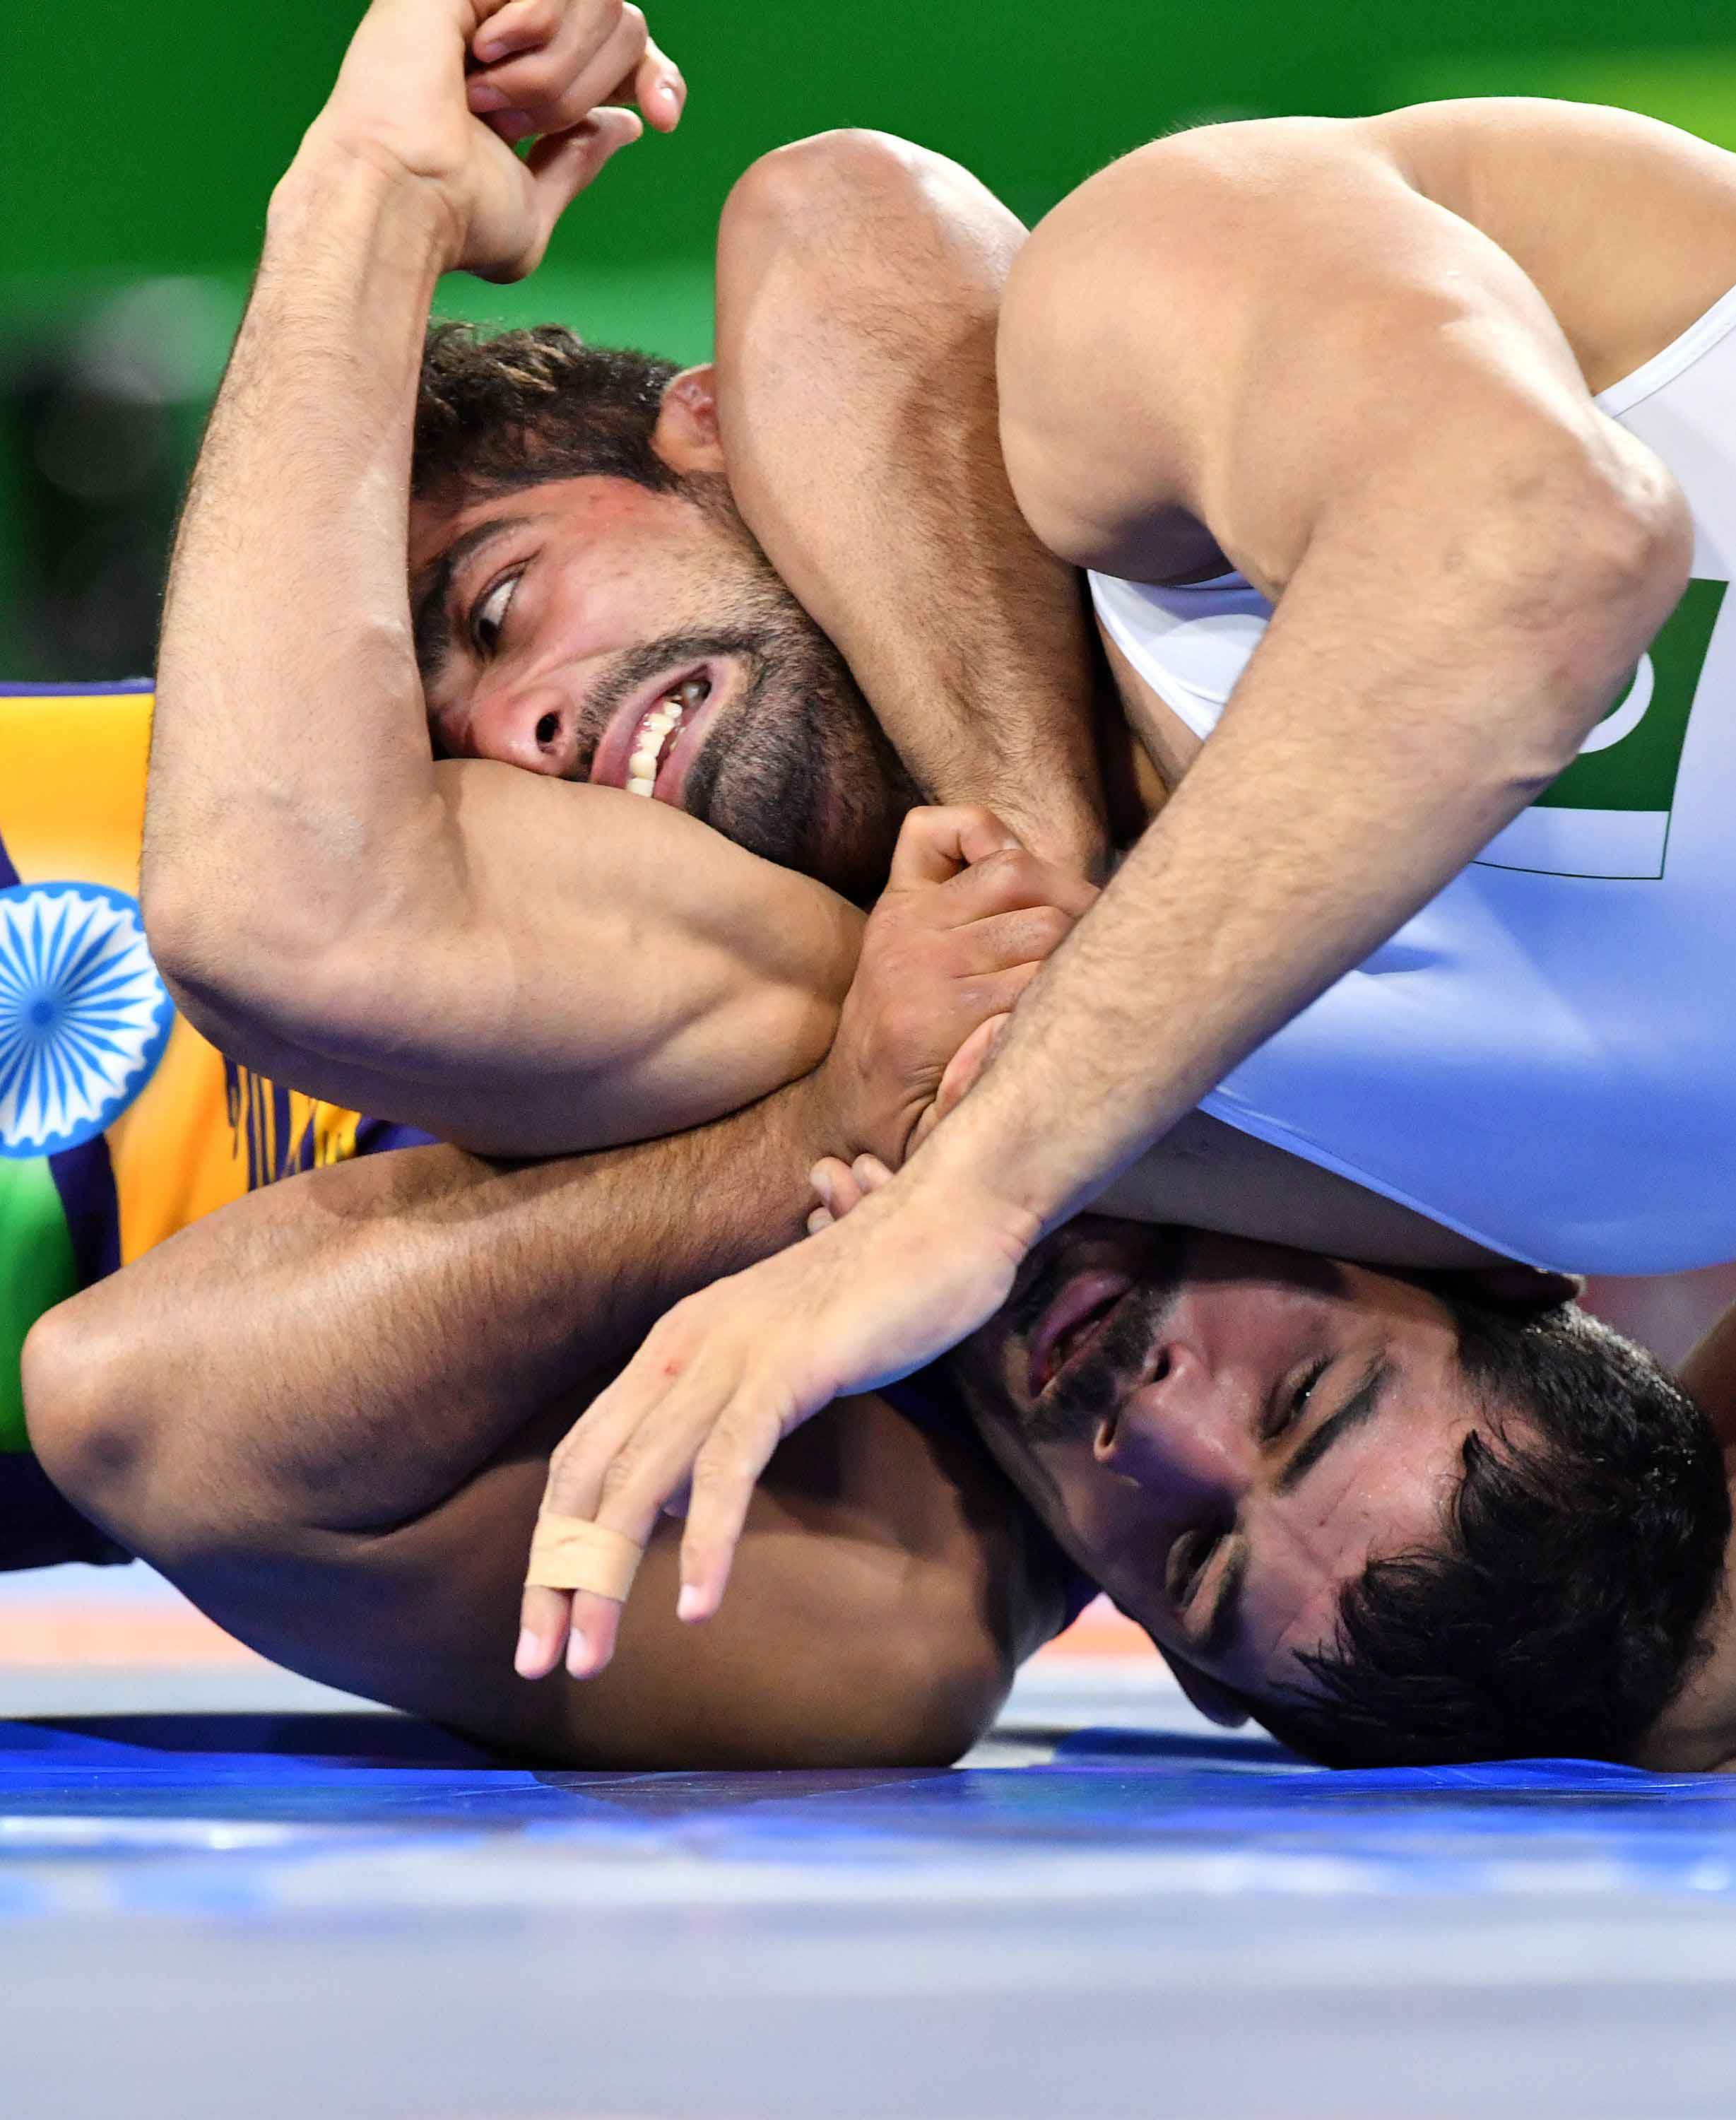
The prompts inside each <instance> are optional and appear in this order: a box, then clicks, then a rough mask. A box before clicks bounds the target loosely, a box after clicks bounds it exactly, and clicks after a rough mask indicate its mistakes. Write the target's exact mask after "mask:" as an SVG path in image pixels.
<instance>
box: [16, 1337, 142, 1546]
mask: <svg viewBox="0 0 1736 2120" xmlns="http://www.w3.org/2000/svg"><path fill="white" fill-rule="evenodd" d="M93 1300H94V1299H93V1298H92V1297H91V1296H88V1295H86V1296H75V1297H73V1298H72V1299H71V1300H70V1301H68V1302H66V1303H63V1304H59V1305H58V1307H57V1308H56V1309H53V1310H51V1311H49V1312H48V1313H46V1315H45V1316H44V1317H42V1318H39V1319H38V1320H37V1322H36V1323H35V1325H34V1326H32V1327H31V1328H30V1334H29V1336H28V1337H27V1338H26V1341H25V1343H24V1352H23V1358H22V1362H21V1381H22V1383H23V1388H24V1411H25V1421H26V1426H27V1428H28V1430H29V1434H30V1448H31V1449H32V1450H33V1451H34V1452H35V1455H36V1457H37V1460H38V1462H39V1463H40V1465H41V1467H42V1468H43V1470H44V1472H45V1473H46V1474H47V1475H48V1476H49V1479H50V1480H51V1481H53V1483H54V1485H56V1486H57V1487H58V1489H59V1490H60V1491H61V1493H62V1494H63V1495H65V1496H66V1497H67V1500H68V1501H70V1502H71V1503H72V1505H73V1506H74V1508H75V1509H78V1510H79V1511H80V1512H81V1513H82V1514H83V1515H85V1516H86V1517H88V1518H91V1521H92V1522H93V1523H98V1524H100V1525H101V1526H102V1527H104V1529H105V1530H106V1531H108V1532H110V1533H111V1534H112V1535H114V1537H118V1538H119V1539H120V1540H121V1542H122V1543H123V1545H125V1546H128V1548H129V1549H131V1550H135V1551H136V1550H137V1546H136V1545H135V1542H134V1540H133V1538H132V1537H131V1535H130V1533H129V1531H128V1523H129V1519H131V1518H133V1517H135V1516H136V1515H137V1498H138V1495H139V1493H140V1492H141V1490H142V1488H143V1487H144V1486H145V1485H146V1483H147V1482H148V1477H149V1473H148V1467H149V1464H150V1461H151V1457H152V1454H153V1452H152V1437H153V1434H154V1432H155V1424H154V1422H153V1420H152V1419H151V1384H150V1375H149V1363H148V1360H140V1359H139V1358H138V1357H139V1351H138V1350H137V1349H135V1348H133V1347H132V1346H118V1345H116V1344H115V1343H114V1340H113V1338H112V1336H111V1335H110V1334H109V1333H108V1332H106V1331H105V1330H104V1327H103V1326H102V1325H101V1323H99V1322H95V1321H94V1320H93V1318H92V1314H91V1313H92V1305H93Z"/></svg>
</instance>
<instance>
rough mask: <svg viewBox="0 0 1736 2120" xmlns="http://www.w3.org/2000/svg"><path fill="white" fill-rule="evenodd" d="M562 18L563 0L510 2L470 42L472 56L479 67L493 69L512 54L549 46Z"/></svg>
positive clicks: (511, 0) (518, 0)
mask: <svg viewBox="0 0 1736 2120" xmlns="http://www.w3.org/2000/svg"><path fill="white" fill-rule="evenodd" d="M561 18H562V10H561V6H560V0H507V4H506V6H505V7H500V8H497V9H496V10H495V12H494V13H493V14H492V15H490V16H489V18H488V20H487V21H485V22H484V23H483V24H482V25H481V26H480V28H479V29H478V30H477V31H476V35H475V36H473V37H472V38H471V44H470V49H471V57H472V58H474V59H475V60H476V63H477V65H478V66H490V65H492V64H493V63H494V61H495V60H496V59H504V58H507V57H508V56H509V55H510V54H511V53H513V52H524V51H530V50H531V49H534V48H535V47H536V46H537V45H540V44H548V43H549V42H550V40H552V39H553V37H554V35H555V31H556V30H558V29H559V27H560V24H561Z"/></svg>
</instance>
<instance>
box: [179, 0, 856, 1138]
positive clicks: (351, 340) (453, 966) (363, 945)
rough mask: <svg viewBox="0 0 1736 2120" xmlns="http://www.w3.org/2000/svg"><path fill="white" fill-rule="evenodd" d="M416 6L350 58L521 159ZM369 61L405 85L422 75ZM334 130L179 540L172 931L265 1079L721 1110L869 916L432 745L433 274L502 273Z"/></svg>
mask: <svg viewBox="0 0 1736 2120" xmlns="http://www.w3.org/2000/svg"><path fill="white" fill-rule="evenodd" d="M416 12H417V11H415V10H403V9H400V10H398V11H397V13H396V15H395V16H394V15H393V14H392V11H390V10H387V9H383V8H378V7H377V8H376V9H375V11H374V14H373V15H371V16H369V21H368V22H367V23H366V24H364V28H363V31H362V32H361V33H360V35H359V37H358V40H357V44H356V46H355V49H353V50H352V53H351V58H350V62H348V63H346V74H347V73H348V72H349V71H350V68H352V67H355V66H356V65H357V63H358V61H357V58H356V54H357V53H359V52H362V51H363V50H364V47H365V46H366V44H367V40H368V39H369V38H370V37H373V38H374V39H376V40H378V39H379V38H381V37H384V36H387V35H388V33H389V34H390V35H391V36H393V37H399V36H408V37H411V38H412V41H411V43H410V44H407V45H406V47H405V50H404V52H403V53H402V54H401V53H399V52H398V50H397V47H396V46H395V45H392V46H389V47H388V49H387V52H386V54H385V58H386V59H389V60H390V61H391V62H392V65H394V66H398V65H399V64H400V61H401V60H402V67H407V66H409V65H410V63H411V61H415V63H417V64H419V65H420V64H422V63H424V61H425V60H426V62H427V64H428V65H430V66H431V65H432V64H433V63H434V59H440V60H442V61H448V60H449V61H450V62H451V67H452V72H453V77H454V79H455V81H456V83H457V86H456V88H453V87H452V86H451V84H448V83H447V82H445V80H444V77H443V76H441V77H440V79H439V81H438V82H437V83H432V84H430V85H428V86H425V87H424V88H420V89H418V91H417V92H418V93H419V94H423V95H426V96H427V97H429V98H430V99H434V98H436V97H437V95H445V94H448V93H449V94H453V95H456V96H457V99H458V100H457V112H456V121H457V124H458V125H459V126H460V127H461V128H467V131H463V132H461V134H460V137H461V139H462V141H464V142H466V145H465V147H464V152H465V153H466V154H471V153H475V154H476V155H481V154H483V152H484V151H485V150H488V149H492V150H493V151H494V153H495V154H497V155H498V156H502V157H504V158H505V162H506V165H508V170H507V174H508V177H510V176H511V174H512V172H513V171H515V170H518V167H519V165H518V164H517V163H516V162H514V161H513V157H512V156H511V155H510V153H509V152H508V150H507V149H506V148H505V147H504V146H503V145H502V143H501V142H499V141H498V140H494V139H493V137H492V136H490V135H486V134H485V133H484V132H483V128H481V127H480V124H479V123H477V122H476V121H475V120H473V119H470V118H469V117H468V115H467V114H466V112H465V111H464V109H463V105H462V94H463V86H462V82H463V76H462V57H463V49H464V48H463V44H462V37H458V38H457V43H456V44H454V46H453V50H452V51H450V52H448V51H447V50H446V49H445V48H444V46H443V45H439V44H438V43H437V40H435V38H434V30H437V29H438V28H439V21H438V19H437V18H438V14H439V11H438V10H437V9H435V8H433V7H430V8H429V9H428V10H426V11H425V14H426V16H427V21H426V23H423V22H422V21H419V20H417V19H415V16H416ZM616 12H619V9H618V8H617V11H616ZM406 24H407V27H405V25H406ZM448 34H450V35H453V36H454V37H457V31H456V30H453V31H450V32H449V33H448ZM429 52H431V53H432V58H430V57H429ZM375 63H377V64H378V66H379V67H381V69H382V71H383V73H384V74H385V75H386V76H387V77H388V83H387V85H388V88H389V89H390V91H391V93H392V95H402V97H403V98H404V99H405V100H406V102H407V101H408V100H409V99H410V96H411V86H412V85H413V82H406V80H405V79H402V78H400V77H399V75H394V74H392V72H391V69H390V67H387V66H386V64H385V60H383V59H381V58H379V55H378V53H376V54H375ZM402 67H400V72H401V73H402ZM344 92H345V91H344V85H343V84H340V95H339V97H338V98H337V99H334V105H333V109H337V108H338V107H339V105H341V99H342V95H343V94H344ZM555 115H557V116H558V115H559V113H558V112H557V113H556V114H555ZM616 115H617V117H619V116H620V114H619V113H617V114H616ZM566 122H570V119H569V120H567V121H566ZM333 126H334V120H333V119H332V114H331V113H329V112H328V114H327V117H326V119H323V120H322V121H321V123H320V124H318V125H316V127H315V128H314V129H313V132H310V134H309V139H308V142H307V144H306V145H305V146H304V149H303V151H302V153H301V155H300V156H299V157H298V160H297V162H296V164H295V166H294V167H293V168H292V170H290V174H289V175H288V176H287V177H286V178H285V180H284V182H283V183H282V184H281V185H280V187H279V188H278V191H277V193H276V196H275V197H274V198H273V201H272V210H271V216H270V222H269V227H268V234H267V243H266V248H265V253H264V257H263V258H262V263H261V266H260V269H259V274H258V281H257V282H256V285H255V287H254V291H253V300H252V301H251V303H250V305H249V308H248V315H247V318H246V320H245V322H244V325H243V328H242V331H241V334H240V337H239V341H238V342H237V345H236V347H235V350H234V356H233V359H232V360H231V362H230V369H229V373H228V374H227V376H226V378H225V382H224V385H223V388H222V391H221V393H220V396H219V399H218V402H217V405H216V411H215V412H214V414H213V416H212V420H211V427H210V430H209V433H208V435H207V439H206V443H205V446H204V449H203V451H202V456H201V458H200V463H199V466H198V469H197V472H196V474H195V477H194V481H193V489H192V491H191V494H190V495H189V498H188V505H187V510H186V514H185V517H184V519H183V523H182V527H181V533H180V537H179V542H178V545H177V547H176V552H175V558H174V567H173V570H172V574H171V579H170V584H169V600H168V605H167V610H166V613H165V625H164V632H163V639H162V649H161V657H160V685H159V694H158V703H157V713H156V725H155V742H154V747H153V755H152V768H151V790H150V803H149V810H148V815H147V819H146V849H145V862H144V898H145V907H146V919H147V923H148V924H149V927H150V930H151V939H152V943H153V946H154V947H155V951H156V952H157V955H158V957H159V959H160V962H161V963H162V965H163V966H164V969H165V972H166V974H168V976H169V979H170V982H171V983H172V984H173V985H174V987H175V988H176V990H177V993H178V997H179V999H180V1000H181V1002H182V1003H183V1007H185V1008H186V1010H187V1012H188V1015H189V1016H191V1017H192V1019H193V1020H194V1021H195V1022H196V1023H197V1025H199V1027H200V1028H201V1029H202V1030H204V1031H206V1032H207V1034H209V1035H210V1036H211V1037H212V1038H213V1039H215V1040H216V1042H217V1043H219V1044H221V1045H222V1046H224V1048H225V1049H226V1050H228V1051H230V1053H234V1055H235V1056H236V1057H238V1058H240V1059H242V1060H244V1061H245V1062H247V1063H248V1064H249V1065H250V1066H253V1067H257V1068H258V1069H259V1070H260V1071H262V1072H265V1073H267V1074H269V1075H271V1076H272V1077H273V1078H274V1079H276V1080H279V1081H289V1082H291V1083H293V1084H295V1086H297V1087H299V1088H301V1089H304V1090H309V1092H311V1093H313V1094H316V1095H323V1096H325V1097H327V1098H330V1099H332V1100H335V1101H337V1102H340V1103H345V1104H350V1105H351V1106H353V1107H355V1108H357V1109H364V1110H369V1111H373V1112H376V1113H380V1114H382V1115H383V1116H386V1117H390V1118H399V1119H403V1120H406V1121H410V1122H411V1123H415V1124H417V1125H420V1126H424V1127H428V1128H429V1129H430V1130H431V1131H434V1132H440V1133H443V1134H445V1135H447V1136H448V1137H453V1138H457V1139H459V1140H462V1141H465V1142H466V1144H467V1145H469V1146H472V1147H475V1148H477V1149H479V1150H482V1151H487V1152H490V1153H495V1154H532V1153H545V1152H550V1151H561V1150H568V1149H573V1148H577V1147H583V1146H596V1145H601V1144H604V1143H607V1142H610V1141H621V1140H629V1139H632V1138H634V1137H642V1136H644V1135H647V1134H649V1133H652V1132H667V1131H670V1130H671V1129H674V1128H675V1127H681V1126H685V1125H691V1124H693V1123H696V1122H698V1121H700V1120H703V1119H705V1118H712V1117H715V1116H716V1115H717V1114H718V1113H722V1112H725V1111H728V1110H731V1109H735V1108H736V1107H737V1106H740V1105H741V1104H745V1103H746V1102H748V1101H750V1100H751V1099H753V1098H754V1097H755V1096H758V1095H762V1094H764V1092H765V1091H767V1090H770V1089H772V1088H773V1087H775V1086H777V1085H778V1084H780V1083H782V1082H785V1081H789V1080H791V1078H792V1077H793V1076H796V1075H797V1074H799V1073H801V1072H802V1071H803V1070H804V1069H805V1068H806V1067H810V1066H811V1065H812V1064H813V1062H815V1060H816V1059H817V1058H819V1055H820V1053H823V1052H824V1049H825V1046H826V1044H827V1043H828V1041H829V1037H830V1034H831V1031H832V1028H833V1023H834V1021H835V1014H836V1004H837V1002H838V999H839V998H840V997H841V996H842V993H843V991H844V989H845V988H846V987H847V984H848V982H849V971H850V966H851V964H852V961H853V955H854V947H855V942H856V934H857V930H858V925H859V923H858V922H857V920H856V916H855V915H854V914H853V913H852V911H851V909H849V908H848V907H847V906H846V905H844V904H842V901H841V900H838V899H836V898H834V897H833V895H832V894H830V893H829V892H828V891H826V890H824V889H823V888H822V887H821V886H819V885H817V884H815V883H812V882H810V881H807V880H805V879H804V878H801V877H799V876H794V875H791V874H789V873H787V872H784V871H782V870H779V869H776V868H774V867H772V866H771V865H770V864H768V863H767V862H762V861H759V860H758V859H756V858H754V857H753V856H752V855H750V854H748V853H745V852H743V851H742V850H741V849H740V848H736V847H735V846H732V845H731V844H728V843H727V842H726V841H725V840H724V839H722V838H720V837H719V836H717V835H716V834H714V833H712V832H710V831H708V830H706V829H705V828H704V827H703V826H702V825H699V824H698V823H697V822H696V821H694V820H692V819H690V818H689V817H687V816H683V815H681V814H680V813H678V812H677V811H675V810H673V809H672V808H671V807H669V806H668V805H666V804H657V803H649V802H641V801H638V800H636V799H635V798H634V797H630V796H628V795H624V794H622V793H619V792H617V791H615V790H613V789H606V788H590V787H573V786H568V785H564V784H557V783H552V782H549V781H545V780H542V779H537V778H535V777H533V776H531V775H528V774H517V773H514V772H513V771H511V770H510V769H508V768H506V767H503V766H496V765H488V764H485V763H467V764H455V765H443V766H440V767H438V768H437V767H436V765H434V761H433V760H432V757H431V755H430V752H429V742H428V737H427V733H426V728H425V720H424V701H423V696H422V691H421V688H420V682H419V680H418V676H417V672H416V667H415V659H414V656H413V653H412V647H411V625H410V613H409V604H408V592H407V588H406V519H407V507H408V499H407V495H408V484H409V462H410V445H411V411H412V407H413V403H414V398H415V384H416V377H417V373H418V365H419V360H420V348H421V343H422V338H423V334H424V331H425V326H426V323H427V318H428V308H429V298H430V295H431V294H432V291H433V289H434V283H435V280H436V278H437V277H438V276H439V272H440V271H441V270H442V269H443V267H445V266H447V265H448V264H452V263H477V264H478V269H482V268H483V267H484V266H485V265H489V263H490V261H489V260H488V259H487V258H482V259H481V260H480V261H479V260H477V259H476V258H473V257H471V256H469V255H461V254H460V253H459V250H458V249H457V246H455V243H454V239H453V235H452V228H451V219H452V216H451V212H450V211H449V210H448V209H449V202H448V201H445V200H443V198H442V197H441V196H439V195H437V194H436V193H435V192H434V188H433V187H432V186H431V185H429V184H422V183H421V182H420V179H411V177H410V176H408V175H407V174H405V172H404V171H403V170H395V169H394V168H393V167H392V166H390V165H389V162H388V158H386V157H385V156H383V154H379V153H374V154H369V153H364V152H361V151H358V150H357V149H356V147H355V144H354V142H353V141H351V140H350V139H348V138H345V139H343V140H339V139H338V138H337V136H336V134H335V133H334V130H333ZM471 135H475V136H476V139H474V140H472V139H471ZM488 174H490V179H491V180H492V179H494V178H495V177H498V176H499V170H493V169H490V171H489V172H488ZM473 247H474V246H473ZM490 269H494V267H493V266H490ZM513 269H522V266H515V267H513ZM499 271H500V272H501V274H502V276H504V277H510V272H509V270H508V267H507V266H505V265H504V264H503V265H501V266H499Z"/></svg>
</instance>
